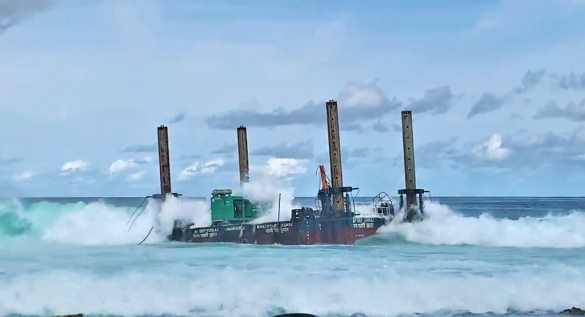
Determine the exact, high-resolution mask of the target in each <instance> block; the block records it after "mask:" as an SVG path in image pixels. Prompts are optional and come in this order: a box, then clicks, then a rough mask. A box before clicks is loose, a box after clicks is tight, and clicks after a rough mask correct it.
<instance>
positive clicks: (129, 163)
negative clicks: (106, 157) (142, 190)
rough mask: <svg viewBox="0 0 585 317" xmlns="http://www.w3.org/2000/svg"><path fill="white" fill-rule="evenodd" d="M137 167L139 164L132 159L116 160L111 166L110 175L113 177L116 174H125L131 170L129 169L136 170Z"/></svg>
mask: <svg viewBox="0 0 585 317" xmlns="http://www.w3.org/2000/svg"><path fill="white" fill-rule="evenodd" d="M136 166H138V164H137V163H136V162H135V161H134V160H131V159H129V160H122V159H120V160H116V161H114V162H113V163H112V164H110V167H109V173H110V176H111V175H114V174H118V173H121V172H124V171H126V170H129V169H133V168H136Z"/></svg>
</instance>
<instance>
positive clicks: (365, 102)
mask: <svg viewBox="0 0 585 317" xmlns="http://www.w3.org/2000/svg"><path fill="white" fill-rule="evenodd" d="M339 99H340V100H339V102H340V104H343V106H345V107H347V106H349V107H364V108H370V107H372V108H373V107H380V106H382V105H384V103H385V102H386V95H385V94H384V91H383V90H382V88H380V87H378V86H376V85H375V84H370V85H359V84H356V83H349V84H348V85H347V86H345V87H344V88H343V91H342V92H341V93H340V97H339Z"/></svg>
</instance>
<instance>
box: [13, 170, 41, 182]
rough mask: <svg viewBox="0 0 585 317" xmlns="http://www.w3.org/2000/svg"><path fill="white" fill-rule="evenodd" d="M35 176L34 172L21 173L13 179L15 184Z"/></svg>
mask: <svg viewBox="0 0 585 317" xmlns="http://www.w3.org/2000/svg"><path fill="white" fill-rule="evenodd" d="M35 175H36V174H35V172H33V171H31V170H29V171H25V172H22V173H20V174H16V175H14V177H13V178H14V180H15V181H17V182H22V181H26V180H29V179H31V178H33V177H34V176H35Z"/></svg>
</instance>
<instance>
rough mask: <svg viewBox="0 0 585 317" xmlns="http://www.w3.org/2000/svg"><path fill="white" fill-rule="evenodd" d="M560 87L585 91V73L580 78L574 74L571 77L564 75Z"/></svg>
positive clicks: (560, 80)
mask: <svg viewBox="0 0 585 317" xmlns="http://www.w3.org/2000/svg"><path fill="white" fill-rule="evenodd" d="M558 85H559V87H561V88H563V89H575V90H578V89H585V73H583V74H581V75H580V76H577V75H575V73H574V72H571V73H570V74H569V75H562V76H561V78H560V79H559V83H558Z"/></svg>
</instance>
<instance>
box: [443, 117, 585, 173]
mask: <svg viewBox="0 0 585 317" xmlns="http://www.w3.org/2000/svg"><path fill="white" fill-rule="evenodd" d="M582 157H585V126H581V127H578V128H576V129H575V130H573V132H572V133H571V135H570V136H569V137H561V136H559V135H556V134H555V133H553V132H546V133H541V132H538V133H532V134H529V135H526V136H523V137H515V136H503V135H500V134H494V135H492V136H490V137H489V138H488V139H487V140H484V141H482V142H480V143H479V144H475V145H471V146H468V148H467V149H464V150H463V151H458V152H456V153H453V154H452V155H450V156H449V158H450V159H452V160H454V161H455V162H456V163H457V164H458V165H460V166H465V167H472V168H473V167H495V168H513V169H517V170H521V169H533V170H534V169H538V168H541V167H545V166H555V167H556V168H561V169H563V168H571V167H572V166H574V165H575V164H580V166H581V165H583V164H584V163H585V161H582V160H581V159H580V158H582ZM583 166H585V165H583Z"/></svg>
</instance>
